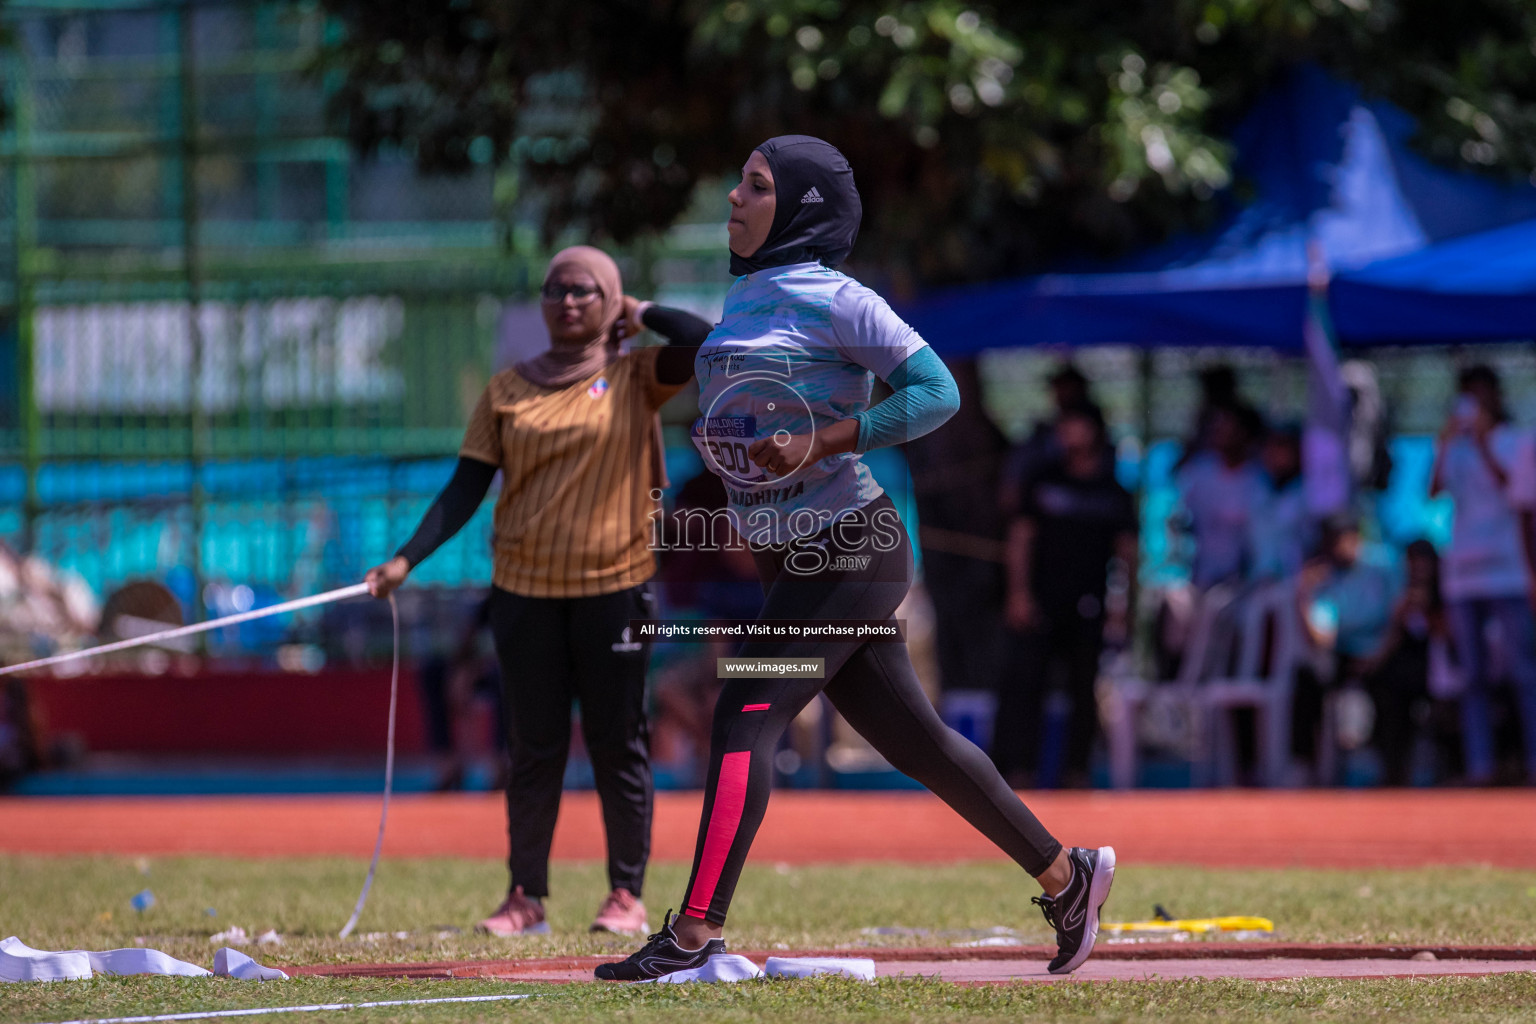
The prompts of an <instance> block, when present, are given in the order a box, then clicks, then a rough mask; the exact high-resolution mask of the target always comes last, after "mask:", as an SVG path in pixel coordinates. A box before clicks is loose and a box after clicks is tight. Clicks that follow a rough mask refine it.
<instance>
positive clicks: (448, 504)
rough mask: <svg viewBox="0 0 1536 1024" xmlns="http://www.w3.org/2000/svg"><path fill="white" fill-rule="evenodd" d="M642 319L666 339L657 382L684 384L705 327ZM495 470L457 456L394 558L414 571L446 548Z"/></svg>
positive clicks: (666, 311)
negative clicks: (409, 536) (436, 552)
mask: <svg viewBox="0 0 1536 1024" xmlns="http://www.w3.org/2000/svg"><path fill="white" fill-rule="evenodd" d="M641 319H642V320H643V321H644V323H645V326H647V327H649V328H650V329H651V330H653V331H655V332H656V333H657V334H660V335H661V336H662V337H664V338H666V339H667V341H668V345H667V346H666V347H665V348H663V349H662V350H661V351H660V352H659V353H657V357H656V379H657V380H658V381H660V382H661V383H663V384H686V383H687V382H688V381H689V379H691V378H692V377H693V360H694V357H695V356H697V355H698V353H699V346H700V345H702V344H703V343H704V339H705V338H706V337H708V336H709V332H710V330H711V328H710V325H709V323H708V322H707V321H705V320H702V319H700V318H699V317H696V316H694V315H693V314H692V313H686V312H684V311H683V310H680V309H670V308H668V307H666V306H650V307H649V308H647V309H646V311H645V313H644V315H643V316H642V317H641ZM496 469H497V467H495V466H493V465H491V464H490V463H488V462H481V461H480V460H479V459H470V458H464V457H462V456H461V457H460V458H459V462H458V465H457V466H455V467H454V470H453V476H452V477H450V478H449V480H448V483H447V485H446V486H445V487H443V489H442V491H441V492H439V494H438V496H437V498H436V499H435V500H434V501H433V502H432V505H431V507H430V508H428V509H427V511H426V514H425V515H423V516H422V517H421V525H419V526H417V527H416V532H415V533H414V534H413V535H412V536H411V539H410V540H408V541H406V542H405V544H404V545H402V546H401V548H400V550H399V551H396V552H395V554H396V555H399V556H401V557H403V558H404V559H405V560H406V561H407V562H409V563H410V564H411V567H412V568H414V567H416V566H418V565H420V564H421V563H422V562H423V561H424V560H426V559H427V558H428V557H429V556H430V555H431V554H432V552H434V551H436V550H437V549H438V548H440V547H442V546H443V545H444V544H446V543H447V542H448V541H449V540H450V539H451V538H452V537H453V535H454V534H456V533H458V532H459V531H460V530H462V529H463V528H464V525H465V524H466V523H468V522H469V521H470V519H471V518H473V517H474V514H475V510H476V509H478V508H479V507H480V503H481V502H482V501H484V500H485V495H486V492H487V491H489V490H490V489H491V481H492V480H493V479H495V477H496Z"/></svg>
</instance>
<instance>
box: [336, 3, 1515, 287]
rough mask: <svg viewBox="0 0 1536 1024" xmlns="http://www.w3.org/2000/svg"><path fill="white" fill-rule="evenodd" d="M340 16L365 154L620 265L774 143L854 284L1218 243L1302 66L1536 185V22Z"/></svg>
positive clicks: (660, 9) (383, 7) (509, 10)
mask: <svg viewBox="0 0 1536 1024" xmlns="http://www.w3.org/2000/svg"><path fill="white" fill-rule="evenodd" d="M323 3H324V4H325V6H326V7H327V8H328V10H329V11H330V12H331V13H332V14H333V15H334V16H336V17H337V18H338V19H339V20H340V21H341V22H342V23H343V25H344V27H345V32H344V34H343V41H342V42H340V43H339V44H337V46H336V47H335V48H334V49H333V50H332V51H331V52H330V53H329V55H328V58H327V61H328V63H329V66H330V67H331V69H333V70H337V71H339V72H340V76H339V77H340V78H341V80H342V83H343V84H342V86H341V88H340V90H339V92H338V93H337V98H336V112H337V113H338V114H339V115H340V116H341V117H342V118H344V121H345V125H346V130H347V132H348V133H349V134H350V137H351V138H352V140H353V141H354V143H355V144H356V145H357V146H358V147H359V148H360V149H361V150H362V151H364V152H370V151H373V150H376V149H378V148H380V147H385V146H398V147H404V148H405V149H407V150H408V151H409V152H412V153H414V155H415V158H416V159H417V160H418V161H419V162H420V164H421V165H422V166H423V167H424V168H427V169H433V170H444V169H447V170H453V169H462V168H464V167H466V166H468V165H469V164H471V163H474V162H485V161H492V162H497V163H508V164H511V165H512V166H514V167H515V168H516V169H517V174H516V180H517V181H518V182H519V187H518V192H519V194H518V196H517V197H516V204H517V209H518V211H519V215H520V216H525V217H532V218H534V219H535V220H536V221H537V222H538V223H539V224H540V226H541V227H542V229H543V230H544V232H545V234H546V235H548V236H551V237H552V236H554V235H556V234H558V233H560V232H561V231H563V230H565V229H568V228H573V227H574V228H578V229H580V230H582V231H584V232H587V233H590V234H591V235H592V236H593V237H596V238H604V237H607V238H612V239H615V240H617V241H620V242H622V241H626V240H628V239H630V238H632V237H634V236H636V235H637V234H639V233H642V232H645V231H647V230H653V229H660V228H664V227H666V226H667V225H668V224H670V223H672V222H673V220H674V219H675V218H676V217H677V216H678V215H679V214H680V213H681V211H682V210H683V209H684V208H685V207H686V206H687V204H688V203H689V201H690V197H691V196H692V193H693V189H694V186H695V184H696V183H697V182H698V181H699V180H701V179H707V178H711V177H714V176H718V175H722V174H725V175H730V174H732V173H733V172H734V171H735V169H737V168H739V167H740V165H741V163H742V162H743V161H744V160H745V158H746V156H747V155H748V153H750V151H751V149H752V147H753V146H754V145H755V144H756V143H758V142H759V141H761V140H762V139H764V138H767V137H769V136H771V135H775V134H779V133H782V132H791V131H793V132H804V133H808V134H815V135H820V136H822V137H824V138H827V139H829V140H831V141H833V142H835V143H836V144H837V145H838V146H840V147H841V148H842V149H843V150H844V152H846V153H847V154H848V157H849V159H850V160H851V161H852V163H853V166H854V169H855V173H856V176H857V178H858V182H859V187H860V191H861V192H862V193H863V195H864V197H865V209H866V217H865V226H864V233H863V235H862V236H861V242H860V246H859V251H858V253H857V254H856V255H857V258H858V260H859V263H860V265H861V266H863V267H871V266H879V267H880V268H881V269H882V270H883V271H884V272H886V273H888V274H889V275H891V276H893V277H896V278H897V281H896V282H895V283H897V284H900V283H902V281H903V280H905V281H906V282H908V283H912V284H918V283H936V282H945V281H954V280H962V279H974V278H984V277H989V276H995V275H997V274H1002V273H1007V272H1014V271H1019V270H1025V269H1031V268H1034V267H1038V266H1040V265H1041V264H1042V263H1044V262H1045V261H1047V260H1050V259H1052V258H1056V257H1059V256H1060V255H1061V254H1063V253H1065V252H1073V251H1077V252H1083V251H1087V252H1113V251H1118V250H1123V249H1125V248H1126V247H1129V246H1132V245H1135V244H1139V243H1143V242H1146V241H1149V240H1152V239H1155V238H1157V237H1159V236H1160V235H1162V234H1163V233H1165V232H1166V231H1167V230H1169V229H1170V228H1173V227H1177V226H1181V225H1188V224H1191V223H1192V222H1196V221H1198V220H1199V219H1200V218H1201V217H1202V216H1204V215H1205V214H1206V213H1207V211H1208V210H1209V208H1210V205H1211V204H1210V203H1209V202H1208V200H1210V199H1211V197H1212V196H1213V195H1214V194H1215V193H1216V192H1218V191H1219V190H1221V189H1222V188H1224V187H1225V186H1227V185H1228V184H1230V183H1231V175H1232V169H1231V159H1232V150H1231V146H1230V145H1229V144H1228V142H1227V141H1226V140H1225V133H1226V132H1228V131H1229V130H1230V129H1231V127H1232V124H1233V121H1234V119H1235V117H1236V116H1237V115H1238V114H1239V113H1240V112H1241V111H1242V110H1243V109H1244V108H1245V107H1246V105H1247V104H1248V103H1250V102H1251V101H1252V99H1253V98H1254V96H1255V95H1256V94H1257V93H1258V92H1260V91H1261V90H1262V89H1263V88H1264V87H1265V86H1266V85H1267V84H1268V83H1270V82H1272V81H1273V80H1274V78H1275V76H1276V75H1277V74H1278V73H1279V72H1281V71H1283V70H1284V69H1285V68H1286V67H1288V66H1290V65H1292V64H1294V63H1296V62H1299V61H1308V60H1309V61H1316V62H1318V63H1319V64H1321V65H1322V66H1323V67H1325V68H1327V69H1329V70H1331V71H1333V72H1334V73H1336V74H1339V75H1341V76H1344V77H1346V78H1349V79H1350V80H1352V81H1356V82H1358V83H1360V84H1361V85H1362V86H1363V87H1364V88H1365V89H1366V90H1367V91H1368V92H1369V93H1370V94H1371V95H1374V96H1380V97H1384V98H1387V99H1390V100H1392V101H1395V102H1397V103H1399V104H1401V105H1402V106H1404V107H1405V108H1407V109H1408V110H1409V111H1410V112H1411V113H1413V114H1415V115H1416V116H1418V117H1419V118H1420V121H1421V124H1422V126H1423V132H1422V139H1421V143H1422V145H1423V146H1424V148H1425V149H1426V151H1427V152H1429V153H1431V154H1433V155H1435V156H1437V157H1439V158H1441V159H1443V160H1445V161H1448V162H1460V163H1464V164H1472V165H1476V166H1479V167H1483V168H1487V169H1490V170H1491V171H1496V172H1503V173H1519V174H1521V175H1525V174H1529V173H1530V172H1531V170H1532V168H1533V167H1536V0H1458V2H1456V3H1450V2H1447V0H1163V2H1136V0H1130V2H1127V0H1072V2H1070V3H1025V2H1009V3H999V4H991V5H988V4H980V3H968V2H966V0H568V2H562V3H532V2H520V0H453V2H450V3H441V4H436V3H419V2H405V0H323ZM503 198H504V199H508V200H509V201H510V200H511V199H512V197H503ZM722 203H723V199H722ZM722 210H723V205H722Z"/></svg>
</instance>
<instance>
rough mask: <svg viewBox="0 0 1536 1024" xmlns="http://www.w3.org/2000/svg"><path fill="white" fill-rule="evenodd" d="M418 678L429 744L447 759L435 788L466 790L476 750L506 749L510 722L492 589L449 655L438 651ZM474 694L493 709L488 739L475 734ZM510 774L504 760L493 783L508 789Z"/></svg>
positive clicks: (433, 750)
mask: <svg viewBox="0 0 1536 1024" xmlns="http://www.w3.org/2000/svg"><path fill="white" fill-rule="evenodd" d="M418 678H419V680H420V685H421V702H422V711H423V712H424V713H425V716H426V726H427V741H428V746H430V747H431V748H432V752H433V753H434V754H437V755H438V756H439V757H441V758H442V759H443V764H442V769H441V771H440V772H439V774H438V777H437V780H436V781H435V782H434V783H433V786H432V788H433V789H434V790H435V791H437V792H439V793H443V792H448V791H451V790H457V789H463V788H464V779H465V774H466V772H467V771H468V769H469V762H470V760H471V759H472V758H473V757H474V756H475V755H476V754H478V753H480V752H481V751H482V749H483V748H484V747H487V746H488V747H490V748H491V749H493V750H495V751H497V752H500V751H502V750H504V749H505V741H504V737H505V736H506V721H505V715H504V713H503V711H502V702H501V674H500V671H499V669H498V668H497V665H496V652H495V650H494V648H493V646H492V642H491V600H490V595H489V594H487V595H486V596H485V597H483V598H480V599H479V600H477V601H476V602H475V608H474V611H473V612H472V613H471V614H470V615H469V616H468V617H467V619H466V621H465V623H464V628H463V630H462V631H461V632H460V634H459V636H458V638H457V640H456V642H455V644H454V647H453V649H452V650H451V651H449V652H447V653H446V654H444V653H442V652H435V653H434V654H433V655H432V656H431V657H429V658H427V659H426V660H425V661H424V662H422V665H421V670H420V672H419V673H418ZM476 697H483V698H484V699H485V700H486V701H487V702H488V703H489V704H490V705H491V707H492V709H493V712H494V715H493V717H494V720H495V721H494V725H495V728H494V730H493V733H492V738H491V740H490V742H489V743H476V742H475V740H474V737H473V735H472V730H473V727H474V724H475V715H474V708H475V698H476ZM506 773H507V769H506V766H505V764H503V765H502V766H501V768H500V769H499V770H498V771H497V773H496V778H495V780H494V781H493V783H492V787H491V788H493V789H496V790H501V789H505V788H506V784H507V780H506Z"/></svg>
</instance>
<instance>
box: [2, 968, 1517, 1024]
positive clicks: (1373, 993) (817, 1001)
mask: <svg viewBox="0 0 1536 1024" xmlns="http://www.w3.org/2000/svg"><path fill="white" fill-rule="evenodd" d="M500 992H528V993H533V994H534V998H532V999H528V1000H521V1001H517V1002H511V1003H489V1004H483V1005H479V1006H477V1005H474V1004H468V1005H466V1004H449V1005H446V1006H441V1005H440V1006H435V1007H434V1006H425V1007H396V1008H390V1009H373V1010H368V1011H365V1012H357V1013H352V1014H345V1015H342V1014H337V1013H334V1012H332V1013H306V1014H291V1015H283V1016H279V1017H273V1018H262V1019H263V1020H268V1019H270V1020H272V1021H274V1022H292V1024H302V1022H314V1021H322V1020H337V1019H340V1020H348V1021H359V1022H361V1021H368V1022H370V1024H373V1022H389V1024H406V1022H417V1021H421V1022H437V1021H445V1022H446V1021H495V1022H497V1024H505V1022H510V1024H518V1022H521V1021H527V1022H529V1024H597V1022H607V1021H623V1022H624V1024H694V1022H697V1024H733V1022H737V1021H795V1022H796V1024H813V1022H826V1024H853V1022H865V1021H869V1022H877V1021H878V1022H888V1021H910V1022H914V1024H916V1022H922V1024H927V1022H933V1024H953V1022H973V1021H974V1022H981V1021H988V1022H992V1021H995V1022H1009V1024H1020V1022H1034V1021H1053V1022H1056V1021H1073V1022H1078V1021H1083V1022H1086V1021H1106V1022H1107V1021H1183V1020H1200V1021H1218V1020H1219V1021H1222V1022H1224V1024H1225V1022H1233V1024H1237V1022H1248V1021H1253V1022H1262V1024H1285V1022H1291V1021H1295V1022H1309V1024H1310V1022H1320V1021H1341V1022H1348V1024H1360V1022H1362V1021H1395V1022H1396V1021H1401V1022H1410V1024H1418V1022H1424V1024H1431V1022H1437V1021H1469V1022H1470V1021H1479V1022H1485V1021H1510V1022H1516V1021H1518V1022H1531V1021H1536V975H1533V974H1524V975H1499V976H1494V977H1489V978H1445V979H1434V980H1382V981H1376V980H1353V981H1341V980H1322V979H1314V980H1308V981H1286V982H1263V983H1259V982H1244V981H1225V980H1217V981H1201V982H1188V981H1185V982H1113V983H1093V984H1061V985H1009V986H1002V985H991V986H982V987H975V988H962V987H959V986H955V985H947V984H944V983H942V982H933V981H923V980H911V981H908V980H900V981H897V980H882V981H880V982H878V983H876V984H874V985H864V984H860V983H857V982H850V981H843V980H840V979H838V980H833V979H827V980H819V981H796V982H763V983H757V982H749V983H746V984H741V985H676V986H673V985H668V986H655V985H635V986H622V985H580V986H577V985H510V984H497V983H495V982H487V981H469V980H465V981H414V982H406V981H384V980H378V979H349V980H345V981H339V980H331V979H319V978H296V979H294V980H292V981H289V982H282V983H278V984H266V985H254V984H251V983H248V982H238V981H227V980H222V979H218V980H204V979H194V978H181V979H173V978H144V977H138V978H101V979H96V980H92V981H81V982H54V983H52V984H48V985H11V986H6V987H5V990H4V991H0V1019H3V1020H5V1021H7V1022H18V1024H19V1022H29V1021H60V1020H66V1019H80V1018H91V1017H108V1016H136V1015H141V1014H152V1013H176V1012H184V1011H188V1010H214V1009H244V1008H247V1007H256V1006H298V1005H313V1004H317V1003H337V1002H372V1001H377V1000H386V999H417V998H421V999H432V998H437V997H441V996H449V995H454V996H458V995H482V994H491V993H500Z"/></svg>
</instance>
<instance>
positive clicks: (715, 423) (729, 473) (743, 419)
mask: <svg viewBox="0 0 1536 1024" xmlns="http://www.w3.org/2000/svg"><path fill="white" fill-rule="evenodd" d="M756 435H757V417H756V416H711V417H709V418H708V419H707V420H706V419H705V418H704V417H702V416H701V417H699V418H698V419H696V420H694V421H693V430H692V431H691V432H690V436H691V437H692V439H693V445H694V447H695V448H697V449H698V450H699V456H700V457H701V458H703V460H704V464H705V465H706V466H708V467H709V469H710V471H711V472H712V473H714V474H715V475H716V476H722V477H726V478H727V479H730V480H733V481H735V482H737V483H757V482H759V481H764V480H767V479H768V473H767V471H766V470H764V469H763V468H762V467H761V466H759V465H757V464H755V463H754V462H753V461H752V459H751V457H750V456H748V454H747V449H748V447H750V446H751V444H752V442H753V441H755V440H756V439H757V437H756Z"/></svg>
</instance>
